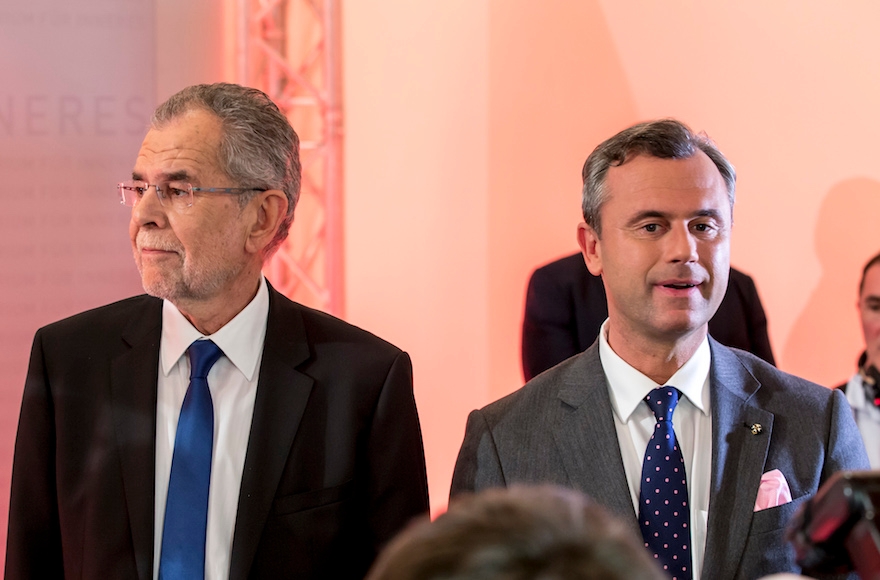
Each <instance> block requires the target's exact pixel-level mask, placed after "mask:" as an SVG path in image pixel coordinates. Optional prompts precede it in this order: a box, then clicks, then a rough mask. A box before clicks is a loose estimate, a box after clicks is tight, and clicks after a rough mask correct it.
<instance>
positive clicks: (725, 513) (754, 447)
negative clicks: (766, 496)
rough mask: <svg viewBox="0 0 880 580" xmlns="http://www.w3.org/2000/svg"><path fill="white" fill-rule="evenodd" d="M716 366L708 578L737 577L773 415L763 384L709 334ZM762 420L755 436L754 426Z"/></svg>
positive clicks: (705, 567) (712, 380) (711, 380)
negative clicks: (758, 395)
mask: <svg viewBox="0 0 880 580" xmlns="http://www.w3.org/2000/svg"><path fill="white" fill-rule="evenodd" d="M710 345H711V348H712V370H711V371H710V378H709V384H710V387H709V388H710V389H711V399H712V484H711V485H712V487H711V490H710V492H709V521H708V524H707V531H706V552H705V557H704V559H703V574H702V576H703V577H704V578H709V577H711V578H717V579H719V580H724V579H726V578H734V577H735V576H736V572H737V568H738V565H739V562H740V560H741V558H742V554H743V551H744V550H745V545H746V539H747V538H748V533H749V528H750V527H751V523H752V514H753V513H754V507H755V499H756V498H757V495H758V487H759V485H760V482H761V475H762V473H763V471H764V464H765V462H766V459H767V451H768V449H769V447H770V438H771V436H772V431H773V414H772V413H770V412H768V411H766V410H764V409H761V408H759V407H758V406H757V404H756V402H755V399H754V397H753V395H754V394H755V392H757V390H758V389H759V388H760V387H761V385H760V383H759V382H758V381H757V379H755V377H754V376H752V375H751V374H750V373H749V372H748V371H747V370H746V368H745V367H744V366H743V365H742V363H740V362H739V359H737V358H736V355H734V354H733V353H732V352H731V351H730V350H729V349H727V348H726V347H723V346H721V345H719V344H718V343H717V342H715V341H714V340H712V339H711V338H710ZM756 423H758V424H760V425H761V427H762V430H761V432H760V433H759V434H757V435H755V434H753V433H752V430H751V429H750V426H751V425H754V424H756Z"/></svg>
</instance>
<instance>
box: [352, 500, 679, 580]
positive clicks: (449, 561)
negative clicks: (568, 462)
mask: <svg viewBox="0 0 880 580" xmlns="http://www.w3.org/2000/svg"><path fill="white" fill-rule="evenodd" d="M667 578H668V577H667V576H666V575H665V574H663V573H662V572H661V571H660V569H659V568H658V567H657V565H656V564H655V562H654V561H653V559H652V558H651V557H650V556H649V555H648V553H647V552H646V551H645V549H644V548H643V547H642V545H641V542H640V541H639V538H638V536H636V535H635V534H633V532H632V529H631V528H630V527H628V526H626V525H624V524H623V523H622V522H620V521H619V520H617V519H616V518H614V517H612V516H611V515H610V514H609V513H608V512H607V511H606V510H605V509H603V508H602V507H600V506H599V505H598V504H596V503H594V502H592V501H591V500H589V499H588V498H587V497H586V496H584V495H583V494H581V493H579V492H576V491H574V490H570V489H565V488H561V487H554V486H536V487H528V486H514V487H511V488H509V489H491V490H487V491H485V492H481V493H478V494H473V495H466V496H462V497H461V498H458V499H456V500H455V501H453V502H452V503H450V505H449V511H447V512H446V513H445V514H443V515H441V516H440V517H438V518H437V519H436V521H434V522H431V521H429V520H427V519H425V520H422V521H420V522H417V523H414V524H412V525H411V526H410V527H409V528H407V529H406V530H405V531H404V532H402V533H401V534H400V535H399V536H398V537H397V538H395V539H394V541H393V542H391V544H389V546H388V547H387V548H386V549H385V551H384V552H383V553H382V554H381V555H380V557H379V559H378V560H377V562H376V564H375V566H374V567H373V569H372V571H371V572H370V575H369V576H368V577H367V580H667Z"/></svg>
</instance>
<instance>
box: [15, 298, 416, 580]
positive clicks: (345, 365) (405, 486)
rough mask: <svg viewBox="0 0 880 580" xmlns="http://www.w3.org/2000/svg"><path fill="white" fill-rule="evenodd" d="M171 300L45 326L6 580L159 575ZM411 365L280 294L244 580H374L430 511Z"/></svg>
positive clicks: (246, 530)
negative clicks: (370, 576)
mask: <svg viewBox="0 0 880 580" xmlns="http://www.w3.org/2000/svg"><path fill="white" fill-rule="evenodd" d="M161 310H162V302H161V301H160V300H158V299H155V298H151V297H148V296H138V297H135V298H130V299H128V300H124V301H122V302H117V303H115V304H112V305H109V306H105V307H103V308H99V309H96V310H92V311H89V312H85V313H82V314H79V315H77V316H74V317H71V318H68V319H66V320H63V321H60V322H57V323H54V324H52V325H49V326H47V327H45V328H42V329H40V330H39V331H38V332H37V334H36V336H35V338H34V345H33V350H32V353H31V361H30V368H29V370H28V375H27V382H26V384H25V392H24V398H23V401H22V410H21V418H20V421H19V428H18V437H17V439H16V444H15V459H14V462H13V474H12V492H11V507H10V513H9V537H8V541H7V552H6V578H8V579H9V580H13V579H18V578H61V577H69V578H114V579H120V578H140V579H141V580H148V579H151V578H152V568H153V550H154V549H155V548H154V546H153V514H154V504H155V497H154V496H155V491H154V479H155V478H154V472H155V440H156V385H157V380H158V372H159V341H160V333H161V323H162V313H161ZM427 510H428V493H427V483H426V475H425V463H424V453H423V449H422V440H421V433H420V430H419V422H418V417H417V415H416V408H415V402H414V400H413V393H412V371H411V364H410V360H409V357H408V356H407V354H406V353H404V352H402V351H401V350H399V349H397V348H396V347H394V346H393V345H391V344H389V343H387V342H385V341H383V340H381V339H379V338H377V337H375V336H373V335H371V334H369V333H367V332H365V331H363V330H360V329H358V328H355V327H353V326H351V325H349V324H346V323H345V322H342V321H340V320H338V319H336V318H333V317H331V316H329V315H326V314H323V313H321V312H318V311H315V310H311V309H309V308H305V307H303V306H301V305H299V304H296V303H293V302H291V301H290V300H288V299H286V298H285V297H283V296H282V295H280V294H279V293H278V292H276V291H274V290H272V289H270V301H269V318H268V327H267V331H266V340H265V345H264V348H263V358H262V363H261V368H260V376H259V382H258V386H257V395H256V402H255V406H254V416H253V424H252V427H251V432H250V437H249V440H248V447H247V454H246V458H245V464H244V473H243V475H242V481H241V493H240V498H239V503H238V512H237V517H236V522H235V530H234V537H233V544H232V554H231V565H230V578H231V579H234V580H242V579H245V578H276V577H283V578H362V577H363V576H364V574H365V573H366V571H367V569H368V568H369V566H370V564H371V563H372V561H373V559H374V557H375V556H376V554H377V552H378V550H379V549H380V547H381V546H382V544H383V543H385V542H386V541H387V540H389V539H390V538H391V537H392V536H393V535H394V534H395V532H397V531H398V530H399V529H400V528H401V527H402V526H404V525H405V524H406V523H407V522H408V521H409V520H410V519H411V518H412V517H413V516H415V515H419V514H424V513H427Z"/></svg>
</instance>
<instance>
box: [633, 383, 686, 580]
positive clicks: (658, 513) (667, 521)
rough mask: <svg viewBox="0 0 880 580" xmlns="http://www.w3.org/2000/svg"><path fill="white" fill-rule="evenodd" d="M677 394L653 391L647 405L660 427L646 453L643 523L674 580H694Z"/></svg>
mask: <svg viewBox="0 0 880 580" xmlns="http://www.w3.org/2000/svg"><path fill="white" fill-rule="evenodd" d="M678 397H679V392H678V389H676V388H674V387H660V388H658V389H654V390H653V391H651V392H650V393H648V396H647V397H645V402H647V403H648V406H649V407H651V410H652V411H654V417H656V419H657V424H656V425H655V426H654V434H653V435H651V440H650V441H648V448H647V449H646V450H645V462H644V463H643V464H642V485H641V492H640V493H639V525H640V526H641V528H642V537H643V538H644V539H645V547H646V548H648V550H649V551H650V552H651V553H652V554H653V555H654V558H656V559H657V560H659V562H660V564H661V566H662V567H663V569H664V570H665V571H666V572H667V573H668V574H669V575H670V576H671V577H672V578H673V580H691V578H692V576H693V572H692V570H691V547H690V543H691V525H690V519H691V518H690V506H689V504H688V501H689V500H688V488H687V477H686V475H685V470H684V460H683V459H682V457H681V449H679V447H678V441H677V440H676V438H675V430H674V429H673V426H672V412H673V411H674V410H675V406H676V405H677V404H678Z"/></svg>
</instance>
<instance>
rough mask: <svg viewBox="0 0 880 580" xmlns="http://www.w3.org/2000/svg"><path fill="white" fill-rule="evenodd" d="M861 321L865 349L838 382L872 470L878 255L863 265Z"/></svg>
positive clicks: (878, 374)
mask: <svg viewBox="0 0 880 580" xmlns="http://www.w3.org/2000/svg"><path fill="white" fill-rule="evenodd" d="M856 306H857V307H858V309H859V317H860V318H861V321H862V335H863V336H864V339H865V350H864V351H863V352H862V354H861V356H860V357H859V361H858V370H857V371H856V373H855V374H854V375H853V376H852V378H850V380H849V381H848V382H846V383H843V384H841V385H837V388H838V389H842V390H843V391H844V392H845V393H846V398H847V400H848V401H849V404H850V406H851V407H852V410H853V415H854V416H855V418H856V424H857V425H858V426H859V432H861V434H862V439H863V440H864V442H865V449H866V450H867V451H868V459H869V460H870V462H871V468H872V469H880V371H878V370H877V366H878V365H880V254H877V255H876V256H874V257H873V258H871V259H870V260H868V263H867V264H865V267H864V268H863V269H862V279H861V281H860V282H859V300H858V302H857V303H856Z"/></svg>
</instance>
